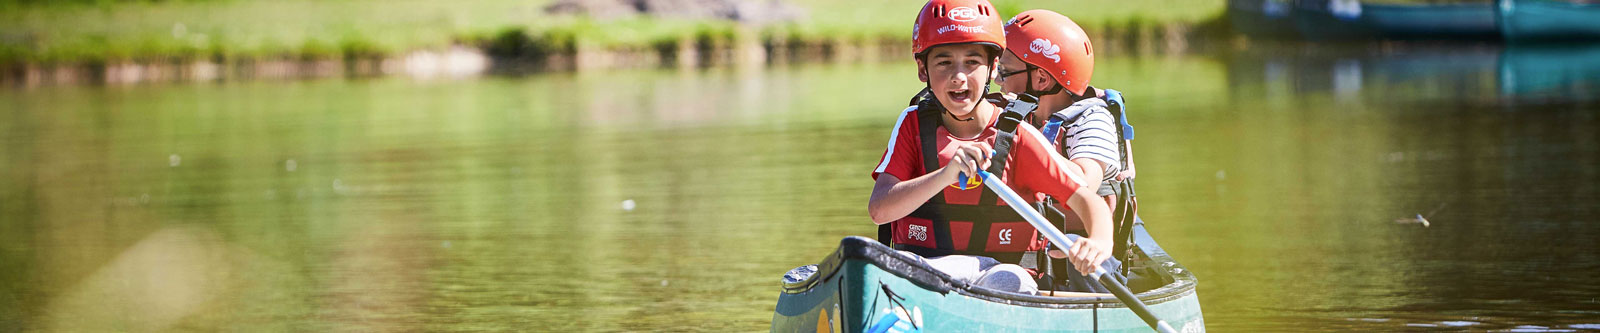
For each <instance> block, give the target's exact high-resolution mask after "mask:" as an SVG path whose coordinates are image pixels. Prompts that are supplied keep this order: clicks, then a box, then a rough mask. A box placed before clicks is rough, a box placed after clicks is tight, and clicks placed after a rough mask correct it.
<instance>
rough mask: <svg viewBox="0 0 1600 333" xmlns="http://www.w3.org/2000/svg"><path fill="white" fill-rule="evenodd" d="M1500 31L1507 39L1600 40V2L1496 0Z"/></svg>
mask: <svg viewBox="0 0 1600 333" xmlns="http://www.w3.org/2000/svg"><path fill="white" fill-rule="evenodd" d="M1497 4H1498V6H1497V8H1496V10H1497V11H1498V14H1499V17H1500V22H1499V25H1500V34H1501V35H1502V36H1503V37H1504V38H1505V39H1506V40H1508V41H1513V42H1515V41H1573V40H1596V39H1600V4H1596V3H1575V2H1566V1H1555V0H1499V1H1498V3H1497Z"/></svg>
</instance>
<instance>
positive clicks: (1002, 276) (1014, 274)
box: [976, 264, 1039, 294]
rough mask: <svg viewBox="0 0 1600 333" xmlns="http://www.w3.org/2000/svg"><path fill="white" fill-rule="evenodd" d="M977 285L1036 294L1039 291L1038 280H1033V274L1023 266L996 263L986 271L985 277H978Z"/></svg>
mask: <svg viewBox="0 0 1600 333" xmlns="http://www.w3.org/2000/svg"><path fill="white" fill-rule="evenodd" d="M976 284H977V285H979V286H983V287H985V288H989V289H995V290H1004V291H1009V292H1015V293H1023V294H1036V293H1038V292H1039V284H1038V282H1036V281H1034V280H1033V275H1032V274H1029V273H1028V270H1027V269H1025V268H1022V266H1018V265H1012V264H1004V265H996V266H995V267H991V268H990V269H989V270H987V271H985V272H984V274H983V277H982V278H980V279H978V281H977V283H976Z"/></svg>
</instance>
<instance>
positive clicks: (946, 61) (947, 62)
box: [936, 60, 950, 66]
mask: <svg viewBox="0 0 1600 333" xmlns="http://www.w3.org/2000/svg"><path fill="white" fill-rule="evenodd" d="M936 64H937V65H939V66H949V65H950V61H949V60H940V61H939V62H938V63H936Z"/></svg>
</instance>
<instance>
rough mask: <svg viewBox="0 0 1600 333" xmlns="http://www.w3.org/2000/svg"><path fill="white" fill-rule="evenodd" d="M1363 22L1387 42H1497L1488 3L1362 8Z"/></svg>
mask: <svg viewBox="0 0 1600 333" xmlns="http://www.w3.org/2000/svg"><path fill="white" fill-rule="evenodd" d="M1361 19H1362V21H1363V22H1365V23H1366V24H1367V25H1369V26H1371V27H1372V28H1373V29H1375V30H1377V31H1378V34H1379V35H1381V36H1383V37H1384V38H1396V39H1494V38H1496V37H1498V35H1499V32H1500V31H1499V28H1498V27H1496V26H1495V24H1496V22H1495V20H1496V18H1495V9H1494V6H1493V5H1490V4H1488V3H1453V4H1427V5H1408V4H1368V3H1363V4H1361Z"/></svg>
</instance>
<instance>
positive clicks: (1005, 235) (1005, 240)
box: [1000, 229, 1011, 244]
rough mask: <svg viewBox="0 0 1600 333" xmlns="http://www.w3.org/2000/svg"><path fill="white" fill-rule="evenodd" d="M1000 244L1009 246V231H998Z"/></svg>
mask: <svg viewBox="0 0 1600 333" xmlns="http://www.w3.org/2000/svg"><path fill="white" fill-rule="evenodd" d="M1000 244H1011V229H1000Z"/></svg>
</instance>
